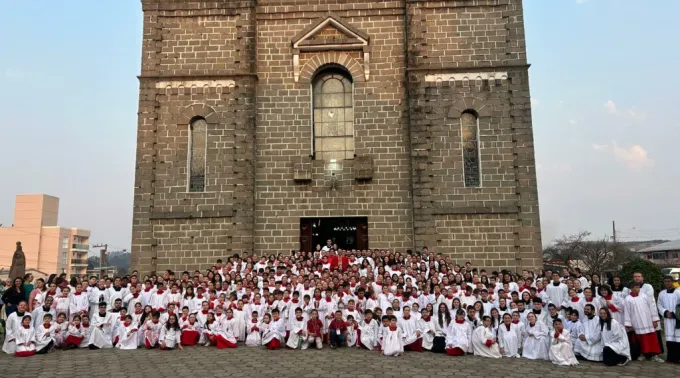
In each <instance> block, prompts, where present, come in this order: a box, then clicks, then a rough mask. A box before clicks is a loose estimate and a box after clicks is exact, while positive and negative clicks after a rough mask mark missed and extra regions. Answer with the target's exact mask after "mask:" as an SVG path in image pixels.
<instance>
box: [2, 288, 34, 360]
mask: <svg viewBox="0 0 680 378" xmlns="http://www.w3.org/2000/svg"><path fill="white" fill-rule="evenodd" d="M27 306H28V303H27V302H26V300H23V299H22V300H21V301H19V302H18V303H17V308H16V311H13V312H11V313H10V314H9V316H8V317H7V321H5V342H4V343H3V345H2V351H3V352H5V353H7V354H14V352H16V351H17V346H18V345H19V344H18V343H17V340H16V339H17V336H19V333H20V332H24V331H21V329H22V328H25V327H23V324H24V318H25V317H26V315H28V317H29V319H31V320H33V319H32V318H31V316H30V314H28V313H27V312H26V308H27ZM31 329H33V327H31ZM34 350H35V349H34Z"/></svg>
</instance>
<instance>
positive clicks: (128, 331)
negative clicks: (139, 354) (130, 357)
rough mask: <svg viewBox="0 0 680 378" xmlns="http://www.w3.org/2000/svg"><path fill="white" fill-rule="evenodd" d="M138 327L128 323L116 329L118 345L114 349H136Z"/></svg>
mask: <svg viewBox="0 0 680 378" xmlns="http://www.w3.org/2000/svg"><path fill="white" fill-rule="evenodd" d="M138 328H139V327H138V326H137V324H135V323H134V322H132V321H130V323H129V324H125V323H123V324H122V325H121V326H119V327H118V334H117V335H116V336H118V343H117V344H116V348H118V349H123V350H131V349H137V344H138V341H139V337H138V333H137V331H138Z"/></svg>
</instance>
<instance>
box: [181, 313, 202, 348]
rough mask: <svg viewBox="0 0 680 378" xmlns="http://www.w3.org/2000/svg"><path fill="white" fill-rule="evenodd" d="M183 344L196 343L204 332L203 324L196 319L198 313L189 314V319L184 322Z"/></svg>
mask: <svg viewBox="0 0 680 378" xmlns="http://www.w3.org/2000/svg"><path fill="white" fill-rule="evenodd" d="M181 329H182V337H181V343H182V345H196V344H198V343H199V342H200V340H201V335H202V334H203V326H202V325H201V323H199V322H198V320H197V319H196V314H191V315H189V320H188V321H187V322H186V323H184V324H183V325H182V327H181Z"/></svg>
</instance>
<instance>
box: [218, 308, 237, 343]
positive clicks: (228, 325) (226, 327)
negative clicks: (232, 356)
mask: <svg viewBox="0 0 680 378" xmlns="http://www.w3.org/2000/svg"><path fill="white" fill-rule="evenodd" d="M236 332H237V330H236V319H234V312H233V310H232V309H230V308H228V309H227V314H226V318H224V319H222V320H221V321H219V327H218V331H217V335H216V336H215V339H216V341H217V349H226V348H236V341H237V339H236V337H237V335H236Z"/></svg>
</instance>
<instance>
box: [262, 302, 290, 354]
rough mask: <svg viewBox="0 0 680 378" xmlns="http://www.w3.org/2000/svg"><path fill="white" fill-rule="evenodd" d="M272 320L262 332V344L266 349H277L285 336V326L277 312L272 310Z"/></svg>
mask: <svg viewBox="0 0 680 378" xmlns="http://www.w3.org/2000/svg"><path fill="white" fill-rule="evenodd" d="M271 316H272V320H271V322H270V323H268V325H267V327H266V329H265V330H263V331H262V344H263V345H265V346H266V347H267V349H279V348H281V344H282V342H283V340H284V337H285V336H286V324H285V322H284V321H283V319H281V317H280V314H279V310H278V309H273V310H272V315H271Z"/></svg>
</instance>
